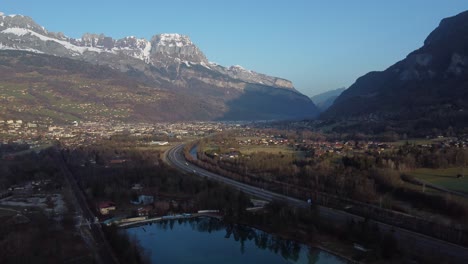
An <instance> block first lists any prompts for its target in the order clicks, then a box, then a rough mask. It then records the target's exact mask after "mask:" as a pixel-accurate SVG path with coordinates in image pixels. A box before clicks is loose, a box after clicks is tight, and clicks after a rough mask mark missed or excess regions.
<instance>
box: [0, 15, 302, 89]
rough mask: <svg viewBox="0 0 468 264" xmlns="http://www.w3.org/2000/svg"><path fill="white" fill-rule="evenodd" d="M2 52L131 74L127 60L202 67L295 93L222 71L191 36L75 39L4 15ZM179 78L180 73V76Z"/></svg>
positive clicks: (272, 81)
mask: <svg viewBox="0 0 468 264" xmlns="http://www.w3.org/2000/svg"><path fill="white" fill-rule="evenodd" d="M0 49H3V50H24V51H31V52H36V53H45V54H50V55H55V56H61V57H71V58H78V59H82V60H85V61H90V62H98V63H100V64H108V65H110V66H111V67H113V68H119V69H121V70H124V71H125V70H128V68H129V66H130V67H133V66H135V65H134V64H135V61H132V62H126V61H125V57H129V59H136V60H139V61H141V62H143V63H145V64H147V65H151V66H154V67H157V68H169V67H171V66H175V67H176V68H177V71H179V70H180V69H178V68H179V66H181V65H182V66H186V67H191V66H194V65H199V66H202V67H204V68H206V69H208V70H212V71H214V72H218V73H221V74H223V75H224V74H225V75H227V76H229V77H230V78H232V79H237V80H241V81H245V82H248V83H256V84H262V85H268V86H273V87H277V88H288V89H294V88H293V85H292V83H291V82H290V81H287V80H284V79H281V78H276V77H271V76H267V75H264V74H259V73H256V72H254V71H249V70H246V69H244V68H242V67H240V66H231V67H223V66H220V65H217V64H215V63H210V62H209V61H208V60H207V58H206V57H205V55H204V54H203V52H202V51H201V50H200V49H199V48H198V47H197V46H196V45H195V44H194V43H193V42H192V41H191V40H190V38H189V37H188V36H185V35H180V34H159V35H155V36H153V37H152V39H151V40H146V39H143V38H136V37H133V36H130V37H125V38H122V39H117V40H115V39H113V38H111V37H108V36H105V35H103V34H99V35H98V34H89V33H87V34H84V35H83V36H82V37H81V38H80V39H75V38H70V37H67V36H66V35H64V34H63V33H54V32H49V31H47V30H46V29H45V28H44V27H42V26H40V25H38V24H37V23H35V22H34V21H33V20H32V19H31V18H29V17H27V16H22V15H9V16H6V15H1V16H0ZM96 60H99V61H96ZM138 68H141V66H140V67H138ZM179 74H180V72H178V74H177V75H179ZM178 77H183V76H178Z"/></svg>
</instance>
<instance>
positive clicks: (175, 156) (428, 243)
mask: <svg viewBox="0 0 468 264" xmlns="http://www.w3.org/2000/svg"><path fill="white" fill-rule="evenodd" d="M183 149H184V144H180V145H177V146H175V147H173V148H171V149H169V150H168V151H166V153H165V158H166V160H167V162H168V163H169V164H171V165H172V166H173V167H175V168H177V169H178V170H180V171H183V172H187V173H191V174H195V175H198V176H201V177H206V178H209V179H212V180H216V181H219V182H222V183H224V184H227V185H230V186H232V187H234V188H236V189H239V190H241V191H243V192H245V193H248V194H251V195H253V196H256V197H258V198H261V199H264V200H267V201H272V200H281V201H284V202H286V203H288V204H289V205H292V206H297V207H303V208H305V207H308V206H309V204H308V203H307V202H306V201H302V200H299V199H295V198H292V197H288V196H285V195H282V194H278V193H274V192H271V191H268V190H264V189H261V188H258V187H254V186H250V185H248V184H245V183H241V182H237V181H235V180H232V179H229V178H226V177H223V176H221V175H219V174H216V173H213V172H210V171H207V170H205V169H202V168H200V167H197V166H195V165H193V164H191V163H189V162H188V161H187V160H186V159H185V157H184V155H183ZM317 210H318V214H319V215H320V217H321V218H322V219H324V220H326V221H330V222H332V223H334V224H335V225H346V224H347V223H348V222H349V221H351V220H354V221H355V222H359V221H364V220H365V219H364V218H363V217H361V216H358V215H353V214H350V213H348V212H345V211H340V210H335V209H332V208H328V207H323V206H317ZM368 223H369V224H371V225H373V224H376V225H377V226H378V227H379V230H380V231H382V232H392V233H393V236H394V237H395V239H396V240H397V241H398V244H399V245H400V248H401V249H402V250H405V251H407V252H409V253H416V254H418V255H425V254H428V253H432V254H433V253H437V254H438V255H441V256H446V257H447V258H450V259H451V260H452V261H455V262H457V263H458V262H459V263H468V248H465V247H462V246H459V245H456V244H452V243H449V242H445V241H442V240H439V239H436V238H432V237H429V236H426V235H422V234H419V233H415V232H412V231H409V230H406V229H403V228H399V227H395V226H391V225H388V224H385V223H381V222H377V221H374V220H368Z"/></svg>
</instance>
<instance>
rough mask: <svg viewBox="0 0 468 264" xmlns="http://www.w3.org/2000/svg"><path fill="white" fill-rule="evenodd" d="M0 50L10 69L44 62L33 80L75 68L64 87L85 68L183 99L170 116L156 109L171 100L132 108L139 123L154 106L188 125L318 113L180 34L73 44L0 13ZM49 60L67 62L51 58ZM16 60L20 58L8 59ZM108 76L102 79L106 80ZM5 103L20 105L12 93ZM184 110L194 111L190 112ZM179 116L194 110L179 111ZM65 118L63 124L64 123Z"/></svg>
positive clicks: (282, 86)
mask: <svg viewBox="0 0 468 264" xmlns="http://www.w3.org/2000/svg"><path fill="white" fill-rule="evenodd" d="M0 14H1V13H0ZM0 50H4V51H5V52H2V54H1V55H2V57H3V58H4V61H8V63H10V64H9V65H3V67H9V70H11V71H13V72H15V70H16V67H15V66H14V64H18V65H23V66H27V65H26V63H25V61H28V60H31V59H32V58H34V60H35V61H36V62H37V61H41V62H42V63H43V65H32V66H31V67H32V69H34V71H35V72H36V74H38V75H37V76H36V78H38V79H41V78H43V79H44V78H46V77H47V76H46V75H42V74H41V72H42V70H41V67H43V68H44V69H50V68H53V69H55V68H56V67H55V65H51V64H48V63H49V62H52V61H54V62H57V61H59V62H60V63H61V64H69V63H71V64H72V65H73V66H71V67H65V68H71V69H72V70H71V71H68V70H67V71H65V72H64V73H63V75H62V81H64V82H68V81H70V78H74V77H72V76H69V75H67V74H69V73H71V72H73V74H74V75H76V74H78V75H79V74H80V70H83V74H82V75H84V76H88V75H89V72H88V70H87V68H93V69H95V74H94V75H93V76H92V79H93V80H99V79H100V76H99V75H96V74H98V73H100V72H104V73H109V72H110V71H111V70H114V71H112V74H110V75H112V76H114V75H115V76H117V75H118V74H117V73H116V72H115V71H119V72H122V73H125V74H124V75H125V76H122V75H118V76H119V77H118V78H124V79H126V80H127V81H128V82H131V83H132V84H134V83H138V84H139V85H138V86H142V85H143V86H145V87H147V88H155V89H157V90H160V91H161V92H162V93H164V94H167V95H168V97H170V98H176V97H181V100H180V101H182V102H185V103H186V104H185V105H184V106H180V109H179V108H178V107H176V106H172V105H171V106H172V107H170V108H171V109H170V111H171V112H172V113H166V111H169V109H165V108H164V107H161V106H162V105H165V104H167V103H171V101H165V100H164V99H161V98H160V100H157V102H156V101H155V102H151V103H150V102H148V103H147V104H139V110H136V109H133V108H132V109H131V110H132V111H134V112H138V113H139V116H140V118H138V120H140V121H141V120H144V119H146V118H148V119H149V120H151V119H152V118H151V117H148V115H150V114H152V113H153V112H152V111H148V112H147V113H146V114H145V110H144V109H158V111H161V112H159V113H160V117H161V118H162V119H167V120H168V121H171V120H172V117H176V116H178V118H177V119H188V120H260V119H262V120H269V119H302V118H313V117H315V116H317V115H318V112H319V111H318V109H317V108H316V106H315V105H314V104H313V102H312V101H311V100H310V99H309V98H307V97H306V96H305V95H303V94H301V93H300V92H298V91H297V90H296V89H294V87H293V85H292V83H291V82H290V81H288V80H285V79H282V78H277V77H272V76H268V75H265V74H261V73H257V72H254V71H250V70H246V69H244V68H242V67H240V66H231V67H224V66H221V65H218V64H216V63H212V62H209V61H208V60H207V58H206V57H205V55H204V54H203V52H202V51H201V50H200V49H199V48H198V47H197V46H196V45H195V44H194V43H192V41H191V40H190V38H189V37H187V36H184V35H179V34H159V35H155V36H153V38H152V39H151V40H146V39H139V38H136V37H125V38H123V39H118V40H115V39H113V38H111V37H108V36H105V35H103V34H101V35H97V34H85V35H83V36H82V37H81V38H80V39H74V38H70V37H67V36H65V35H64V34H63V33H54V32H49V31H47V30H46V29H45V28H44V27H42V26H40V25H38V24H37V23H35V22H34V21H33V20H32V19H31V18H29V17H26V16H21V15H10V16H6V15H4V14H1V15H0ZM7 51H17V52H7ZM24 52H29V53H34V55H25V54H22V53H24ZM48 55H49V56H55V57H59V58H64V59H63V60H59V59H57V58H49V57H47V56H48ZM15 56H16V57H17V58H16V59H13V58H14V57H15ZM65 59H69V60H65ZM70 59H71V60H70ZM24 60H25V61H24ZM72 60H78V61H80V63H75V62H72ZM5 63H6V62H5ZM0 67H2V65H0ZM57 70H59V69H57ZM18 75H19V76H18V77H17V78H26V77H25V76H24V72H21V70H19V72H18ZM108 76H109V75H108ZM108 76H103V79H106V78H107V77H108ZM57 77H58V76H57ZM26 79H27V78H26ZM26 79H24V80H20V79H16V80H13V82H26V83H27V82H28V81H30V80H29V79H28V80H26ZM10 81H12V80H10ZM1 82H4V79H1V80H0V83H1ZM114 84H115V85H118V86H119V87H120V88H126V92H128V93H136V92H137V91H132V90H131V89H133V88H132V87H124V86H122V85H121V84H117V83H114ZM5 85H6V84H5ZM55 87H56V88H57V89H59V90H60V89H68V87H66V86H63V87H58V86H55ZM59 90H57V92H62V93H67V91H59ZM0 92H1V90H0ZM36 92H37V94H38V95H40V94H41V93H42V92H43V91H41V90H37V91H36ZM105 92H106V91H105V90H103V91H100V93H102V94H104V93H105ZM69 96H70V98H69V99H70V100H72V101H74V98H73V93H72V92H70V93H69ZM148 96H152V95H148ZM112 97H115V95H112ZM9 98H10V99H12V100H19V99H18V98H17V97H15V96H12V95H10V97H9ZM80 99H84V98H83V97H81V98H80ZM148 100H149V101H151V100H150V99H148ZM189 101H190V102H189ZM41 102H42V101H38V102H36V103H38V104H39V103H41ZM153 104H157V105H153ZM187 105H196V106H197V107H194V108H187V107H186V106H187ZM39 107H41V106H39ZM112 107H114V106H111V105H109V109H110V108H112ZM116 107H117V106H116ZM116 110H119V109H116ZM127 110H128V109H127ZM179 111H189V112H191V113H179ZM16 114H19V115H24V114H25V112H21V111H19V112H15V111H12V110H9V111H8V112H3V111H2V112H0V118H10V117H12V116H15V115H16ZM34 115H37V113H36V114H34ZM163 117H164V118H163ZM49 118H52V119H57V120H62V119H64V118H62V117H60V118H59V117H57V116H55V117H50V116H49ZM75 118H81V119H88V117H87V116H86V115H79V116H76V117H75ZM158 119H160V118H158ZM65 120H66V121H68V120H69V118H65Z"/></svg>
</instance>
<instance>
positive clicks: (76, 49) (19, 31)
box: [1, 28, 102, 55]
mask: <svg viewBox="0 0 468 264" xmlns="http://www.w3.org/2000/svg"><path fill="white" fill-rule="evenodd" d="M1 33H5V34H13V35H17V36H24V35H31V36H34V37H36V38H38V39H40V40H42V41H45V42H47V41H52V42H56V43H58V44H60V45H62V46H63V47H64V48H66V49H68V50H70V51H72V52H74V55H80V54H83V53H84V52H85V51H94V52H98V53H100V52H102V50H100V49H98V48H90V47H78V46H75V45H73V44H71V43H69V42H67V41H64V40H58V39H54V38H51V37H47V36H44V35H41V34H39V33H36V32H34V31H32V30H29V29H24V28H7V29H5V30H3V31H1Z"/></svg>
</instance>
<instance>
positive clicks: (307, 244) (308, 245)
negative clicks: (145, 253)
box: [122, 215, 356, 263]
mask: <svg viewBox="0 0 468 264" xmlns="http://www.w3.org/2000/svg"><path fill="white" fill-rule="evenodd" d="M196 219H198V220H200V219H201V220H203V219H212V220H215V221H217V222H218V223H219V224H220V225H222V226H223V228H225V229H228V228H234V229H236V228H239V229H248V230H254V231H255V232H260V233H263V234H267V235H268V236H271V237H272V238H275V239H279V240H282V241H289V242H290V243H294V244H297V245H300V246H301V247H304V248H307V249H308V250H318V251H319V252H323V253H326V254H328V255H330V256H332V257H334V258H336V259H338V260H340V261H341V262H343V263H356V261H353V260H352V259H350V257H348V256H345V255H343V254H341V253H339V252H336V251H333V250H331V249H328V248H325V247H324V246H322V245H320V244H319V243H317V242H314V243H311V241H308V242H304V241H302V242H301V241H299V240H298V239H296V238H294V237H292V236H288V235H286V234H278V233H275V232H268V230H265V228H261V227H256V226H252V225H247V224H244V223H232V224H230V223H227V222H225V221H223V220H221V219H220V218H218V217H213V216H209V215H204V216H192V217H190V218H172V219H159V220H156V221H150V222H145V223H140V224H139V225H131V226H124V227H122V229H125V230H126V232H128V231H129V230H132V229H138V228H140V227H141V228H142V229H143V230H145V228H146V226H147V225H150V226H152V225H155V226H157V225H158V224H160V225H161V224H162V223H164V222H166V223H170V222H171V221H172V222H173V224H174V223H178V224H179V225H180V224H181V223H185V222H189V221H190V220H195V221H198V220H196ZM192 231H193V230H192ZM145 232H146V230H145ZM139 240H140V239H139ZM140 241H141V240H140ZM142 246H143V247H144V248H145V245H142Z"/></svg>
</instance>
